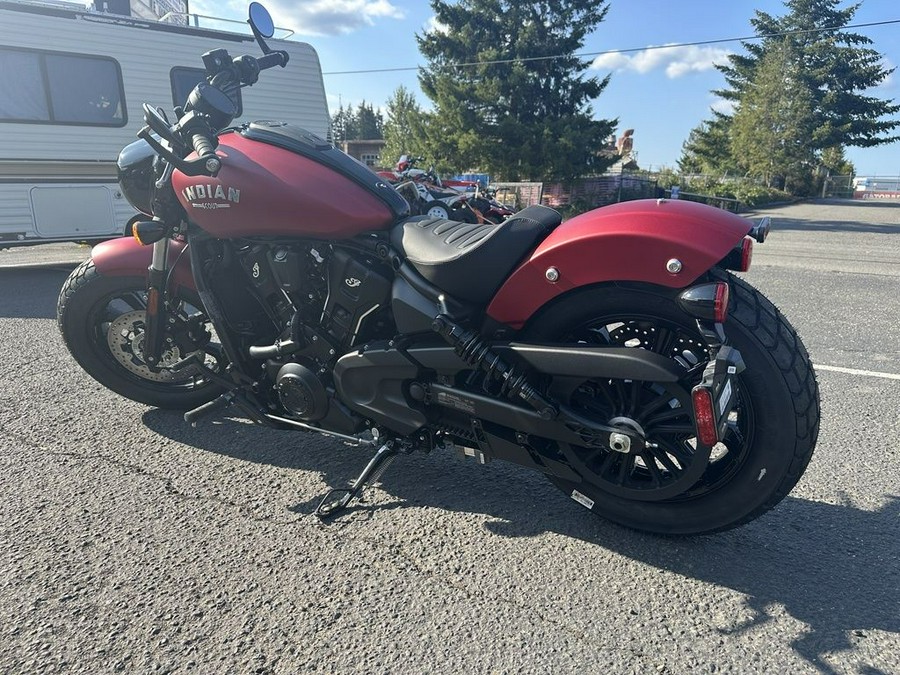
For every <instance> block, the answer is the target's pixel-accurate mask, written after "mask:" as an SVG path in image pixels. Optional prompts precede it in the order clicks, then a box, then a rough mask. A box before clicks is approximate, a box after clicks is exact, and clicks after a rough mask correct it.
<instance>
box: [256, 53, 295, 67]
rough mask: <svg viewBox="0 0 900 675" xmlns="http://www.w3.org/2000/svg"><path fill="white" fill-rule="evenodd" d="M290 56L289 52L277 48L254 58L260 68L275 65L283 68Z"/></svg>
mask: <svg viewBox="0 0 900 675" xmlns="http://www.w3.org/2000/svg"><path fill="white" fill-rule="evenodd" d="M290 58H291V56H290V54H288V53H287V52H283V51H280V50H279V51H274V52H269V53H268V54H266V55H265V56H261V57H260V58H258V59H256V63H257V64H258V65H259V69H260V70H265V69H266V68H273V67H275V66H281V67H282V68H284V67H285V66H286V65H287V64H288V61H289V60H290Z"/></svg>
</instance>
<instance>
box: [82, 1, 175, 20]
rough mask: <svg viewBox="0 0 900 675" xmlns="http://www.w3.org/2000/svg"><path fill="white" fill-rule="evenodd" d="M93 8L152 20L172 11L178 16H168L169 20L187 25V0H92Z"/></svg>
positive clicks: (98, 10)
mask: <svg viewBox="0 0 900 675" xmlns="http://www.w3.org/2000/svg"><path fill="white" fill-rule="evenodd" d="M93 8H94V10H95V11H97V12H109V13H110V14H120V15H122V16H134V17H137V18H139V19H150V20H152V21H156V20H159V19H161V18H162V17H164V16H165V15H166V14H168V13H169V12H174V13H176V14H179V15H180V16H175V17H170V19H169V21H171V22H172V23H177V24H181V25H185V26H186V25H187V11H188V3H187V0H94V2H93Z"/></svg>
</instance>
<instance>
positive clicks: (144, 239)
mask: <svg viewBox="0 0 900 675" xmlns="http://www.w3.org/2000/svg"><path fill="white" fill-rule="evenodd" d="M131 235H132V236H133V237H134V238H135V239H136V240H137V243H139V244H140V245H141V246H149V245H150V244H155V243H156V242H158V241H159V240H160V239H162V238H163V237H165V236H166V226H165V225H164V224H163V223H162V222H160V221H158V220H145V221H142V222H139V223H135V224H134V225H132V226H131Z"/></svg>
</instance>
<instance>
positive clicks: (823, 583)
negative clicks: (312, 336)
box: [0, 202, 900, 675]
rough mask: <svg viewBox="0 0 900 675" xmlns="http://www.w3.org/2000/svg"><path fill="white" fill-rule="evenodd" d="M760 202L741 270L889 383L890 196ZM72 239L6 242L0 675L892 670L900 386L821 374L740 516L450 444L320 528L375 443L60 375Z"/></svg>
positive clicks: (820, 344)
mask: <svg viewBox="0 0 900 675" xmlns="http://www.w3.org/2000/svg"><path fill="white" fill-rule="evenodd" d="M767 213H768V214H769V215H771V216H772V217H773V220H774V221H775V229H774V231H773V234H772V235H771V237H770V240H769V242H767V243H766V244H765V245H764V246H757V248H756V253H755V260H754V267H753V269H751V271H750V272H749V273H748V274H747V275H746V277H747V279H748V280H749V281H750V282H751V283H754V284H755V285H757V286H758V287H759V288H760V289H761V290H763V291H764V292H765V293H766V294H767V295H769V296H770V297H771V298H772V299H773V300H774V301H775V302H776V303H777V304H778V305H779V306H780V307H781V308H782V310H784V312H785V313H786V314H787V316H788V318H789V319H790V320H791V321H792V322H793V323H794V325H795V326H796V327H797V328H798V330H799V332H800V334H801V336H802V337H803V338H804V340H805V342H806V344H807V346H808V348H809V350H810V353H811V355H812V357H813V360H814V362H815V363H816V364H817V365H822V366H828V367H837V368H845V369H852V370H854V371H874V372H876V373H887V374H895V375H897V374H900V328H898V326H900V322H898V319H897V317H898V316H900V204H898V203H880V204H871V205H870V204H861V203H848V202H817V203H811V204H800V205H794V206H789V207H781V208H778V209H773V210H771V211H769V212H767ZM85 254H86V251H85V250H84V249H80V248H78V247H75V246H67V245H54V246H53V248H52V249H48V248H47V247H37V248H35V249H28V250H25V249H19V250H16V251H0V267H2V266H3V265H4V263H6V268H5V269H0V672H3V673H28V674H30V673H92V674H93V673H116V672H126V673H308V672H323V673H351V672H355V673H413V674H418V673H462V672H472V673H513V672H515V673H549V672H554V673H557V672H559V673H563V672H564V673H568V672H573V673H574V672H578V673H642V674H643V673H695V672H696V673H712V672H716V673H722V672H725V673H728V672H731V673H774V672H784V673H827V674H831V673H840V674H844V673H847V674H859V675H879V674H880V675H889V674H893V673H898V672H900V478H898V477H900V414H898V411H900V379H890V378H886V377H878V376H873V375H864V374H854V373H852V372H849V373H848V372H842V371H834V370H830V369H821V370H819V372H818V379H819V383H820V386H821V390H822V405H823V421H822V428H821V433H820V439H819V445H818V448H817V451H816V454H815V455H814V457H813V460H812V463H811V464H810V467H809V469H808V471H807V473H806V475H805V476H804V478H803V479H802V480H801V481H800V483H799V484H798V486H797V487H796V488H795V489H794V491H793V492H792V493H791V495H790V496H789V497H788V498H787V499H785V501H784V502H783V503H782V504H781V505H780V506H778V507H777V508H776V509H775V510H773V511H772V512H770V513H769V514H767V515H765V516H763V517H762V518H760V519H759V520H757V521H755V522H753V523H751V524H749V525H747V526H744V527H742V528H740V529H738V530H734V531H731V532H726V533H723V534H719V535H713V536H708V537H692V538H685V539H669V538H661V537H654V536H649V535H643V534H640V533H636V532H632V531H629V530H626V529H623V528H620V527H618V526H615V525H612V524H610V523H607V522H605V521H603V520H600V519H598V518H597V517H595V516H592V515H591V514H590V513H588V512H587V511H585V510H584V509H583V508H582V507H581V506H579V505H578V504H576V503H575V502H573V501H571V500H569V499H566V498H565V496H564V495H563V494H562V493H561V492H558V491H557V490H556V489H555V488H553V487H552V486H551V485H550V484H549V483H548V482H547V481H545V480H544V479H543V478H542V477H541V476H539V475H536V474H532V473H529V472H528V471H525V470H523V469H519V468H517V467H514V466H511V465H505V464H502V463H499V462H495V463H493V464H490V465H488V466H486V467H479V466H477V465H475V464H473V463H466V462H463V461H461V460H459V459H457V458H456V457H455V456H451V455H448V454H442V453H433V454H431V455H414V456H409V457H402V458H400V459H399V460H398V461H397V462H395V463H394V465H393V466H392V467H391V468H390V470H389V471H388V472H387V473H386V474H385V475H384V477H383V479H382V483H381V485H380V487H378V488H376V489H373V490H371V491H370V492H368V493H367V499H366V501H365V502H364V503H362V504H360V505H358V506H356V507H355V508H353V509H352V511H351V512H350V513H348V514H346V515H345V516H343V517H341V518H339V519H337V520H336V521H334V522H331V523H328V524H323V523H321V522H319V521H318V520H317V519H316V518H315V517H314V516H313V515H312V510H313V509H314V507H315V505H316V503H317V501H318V499H319V498H320V497H321V496H322V495H323V494H324V492H325V491H326V490H327V488H328V487H329V486H335V485H342V484H344V481H346V480H347V479H349V478H352V477H353V476H354V475H355V474H356V473H357V472H358V471H359V469H360V468H361V467H362V465H363V464H364V463H365V462H366V461H367V459H368V456H367V455H366V453H365V452H363V451H360V450H358V449H355V448H351V447H347V446H344V445H342V444H341V443H338V442H335V441H333V440H329V439H326V438H321V437H316V436H310V435H306V434H301V433H291V432H274V431H270V430H267V429H261V428H258V427H254V426H252V425H250V424H247V423H245V422H244V421H242V420H240V419H223V420H219V421H215V422H212V423H201V425H200V426H199V427H198V428H190V427H187V426H185V425H184V424H183V423H182V421H181V419H180V416H179V415H178V414H175V413H170V412H165V411H161V410H156V409H152V408H148V407H146V406H142V405H139V404H136V403H132V402H129V401H127V400H125V399H122V398H120V397H118V396H116V395H114V394H113V393H111V392H109V391H106V390H105V389H103V388H102V387H101V386H100V385H98V384H97V383H95V382H94V381H93V380H92V379H91V378H90V377H88V376H87V375H86V374H85V373H83V372H82V371H81V370H80V369H79V368H78V367H77V366H76V364H75V362H74V360H73V359H72V358H71V357H70V356H69V355H68V353H67V351H66V350H65V348H64V346H63V345H62V342H61V339H60V337H59V335H58V332H57V329H56V324H55V320H54V317H55V305H56V297H57V294H58V292H59V288H60V286H61V285H62V283H63V281H64V279H65V277H66V276H67V274H68V270H69V269H71V265H69V266H68V267H66V266H65V265H64V264H63V261H64V260H71V261H75V260H77V259H79V258H81V257H83V256H84V255H85ZM59 256H61V257H59ZM10 261H13V262H10ZM41 261H44V262H45V263H46V264H43V265H39V266H29V265H31V263H34V262H41ZM13 264H14V265H16V266H15V267H13V266H10V265H13Z"/></svg>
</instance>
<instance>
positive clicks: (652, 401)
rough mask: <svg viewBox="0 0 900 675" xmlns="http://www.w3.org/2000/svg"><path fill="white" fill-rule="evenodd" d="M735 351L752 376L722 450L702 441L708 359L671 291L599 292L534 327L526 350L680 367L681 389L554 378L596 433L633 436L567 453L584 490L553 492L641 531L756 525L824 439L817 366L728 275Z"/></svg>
mask: <svg viewBox="0 0 900 675" xmlns="http://www.w3.org/2000/svg"><path fill="white" fill-rule="evenodd" d="M719 278H722V279H727V280H728V282H729V283H730V285H731V289H732V294H731V295H732V299H731V303H730V307H729V310H730V313H729V319H728V321H727V322H726V325H725V331H726V335H727V336H728V339H729V342H730V343H731V344H732V345H733V346H735V347H736V348H737V349H739V350H740V351H741V354H742V355H743V357H744V360H745V362H746V364H747V370H746V371H745V372H744V373H743V374H742V375H740V376H739V377H738V378H737V383H736V384H737V403H736V405H735V408H734V410H733V412H732V413H731V415H730V416H729V419H728V426H727V429H726V432H725V434H724V435H723V437H722V438H721V440H720V442H719V443H717V444H716V445H715V446H714V447H712V448H705V447H702V446H701V445H700V444H699V443H698V441H697V438H696V434H695V428H694V419H693V407H692V404H691V399H690V391H691V388H692V387H693V386H694V385H695V384H696V383H697V382H699V380H700V377H701V373H702V369H703V366H704V365H705V363H706V362H707V361H708V360H709V358H710V354H709V352H708V350H707V347H706V344H705V343H704V342H703V340H702V339H701V337H700V335H699V333H698V331H697V328H696V324H695V322H694V321H693V319H691V318H690V317H688V316H686V315H685V314H684V313H683V312H682V311H681V310H680V309H678V307H677V305H676V304H675V302H674V297H675V292H673V291H671V290H670V289H663V288H660V287H656V286H649V285H637V284H630V285H615V286H614V285H609V286H603V287H596V288H593V289H589V290H586V291H582V292H581V293H579V294H577V295H574V296H571V297H569V298H566V299H563V300H562V301H560V302H558V303H556V304H555V305H553V306H551V307H550V308H549V309H548V310H546V311H545V312H543V313H542V314H541V315H539V316H538V317H537V318H536V319H535V320H534V321H533V322H532V324H531V325H529V326H528V327H527V328H526V336H527V338H528V339H529V340H534V341H540V342H544V343H546V342H557V343H564V344H590V345H596V346H624V347H630V348H634V349H647V350H650V351H653V352H656V353H658V354H661V355H664V356H667V357H668V358H671V359H672V360H673V361H675V362H676V363H677V364H678V365H679V367H680V369H681V370H682V372H683V376H682V378H681V379H680V380H679V381H678V382H677V383H656V382H637V381H630V380H608V379H607V380H603V379H581V378H562V379H561V378H557V379H554V380H553V381H552V382H551V384H550V385H549V388H550V392H551V393H552V394H553V395H554V396H555V397H556V398H557V400H561V401H564V402H565V403H566V404H567V405H568V406H569V407H570V408H572V409H574V410H575V411H577V412H578V414H579V415H581V416H583V417H587V418H589V419H591V420H593V421H595V422H597V423H600V424H605V425H609V426H613V427H620V428H622V429H623V430H627V431H628V432H629V433H630V434H632V435H634V434H636V435H637V436H638V437H639V438H640V439H641V440H642V443H640V444H637V445H636V447H632V448H627V449H626V448H620V449H619V450H618V451H616V450H613V449H610V448H605V447H604V448H597V447H581V446H576V445H569V444H559V446H558V451H559V454H560V455H561V456H562V459H563V460H564V461H565V462H566V463H568V464H569V466H570V467H571V468H572V469H573V470H574V471H575V473H577V474H578V475H579V476H580V478H581V480H580V481H571V480H564V479H560V478H554V479H552V480H553V481H554V483H555V484H556V485H557V486H558V487H560V488H561V489H562V490H564V491H565V492H566V493H567V494H569V495H570V496H571V497H572V498H573V499H575V500H576V501H578V502H579V503H581V504H583V505H584V506H587V507H588V508H590V509H591V510H592V511H594V512H595V513H597V514H599V515H602V516H604V517H607V518H609V519H611V520H614V521H616V522H619V523H621V524H624V525H627V526H629V527H634V528H637V529H642V530H647V531H652V532H661V533H667V534H695V533H701V532H712V531H717V530H724V529H729V528H731V527H735V526H737V525H740V524H742V523H745V522H747V521H749V520H751V519H753V518H756V517H758V516H759V515H761V514H762V513H764V512H765V511H767V510H768V509H770V508H772V507H773V506H774V505H775V504H777V503H778V502H779V501H780V500H781V499H783V498H784V496H785V495H786V494H787V493H788V492H789V491H790V489H791V488H792V487H793V486H794V484H795V483H796V482H797V480H798V479H799V478H800V475H801V474H802V472H803V470H804V469H805V467H806V465H807V463H808V462H809V459H810V456H811V455H812V451H813V447H814V445H815V440H816V435H817V432H818V419H819V398H818V388H817V385H816V382H815V376H814V374H813V370H812V365H811V364H810V362H809V357H808V355H807V353H806V350H805V348H804V347H803V345H802V343H801V342H800V340H799V338H798V337H797V335H796V333H795V331H794V330H793V328H792V327H791V326H790V324H788V322H787V321H786V320H785V319H784V317H783V316H782V315H781V314H780V313H779V312H778V310H777V309H776V308H775V307H774V305H772V304H771V303H770V302H769V301H768V300H767V299H766V298H765V297H763V296H762V295H761V294H760V293H759V292H758V291H757V290H756V289H754V288H752V287H751V286H749V285H747V284H746V283H745V282H743V281H741V280H740V279H737V278H735V277H731V276H727V277H726V276H725V275H719Z"/></svg>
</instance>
